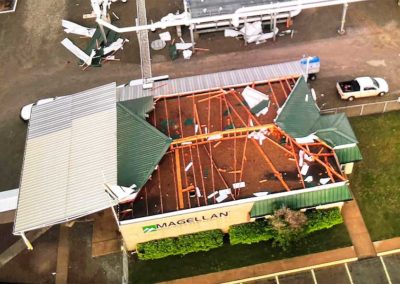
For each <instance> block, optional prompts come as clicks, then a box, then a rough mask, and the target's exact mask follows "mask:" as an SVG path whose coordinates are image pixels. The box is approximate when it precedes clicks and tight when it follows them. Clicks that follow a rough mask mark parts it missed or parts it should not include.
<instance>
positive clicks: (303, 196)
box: [250, 185, 353, 218]
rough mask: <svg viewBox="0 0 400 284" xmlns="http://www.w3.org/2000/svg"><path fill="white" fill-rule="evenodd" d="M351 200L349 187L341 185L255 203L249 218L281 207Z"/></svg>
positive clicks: (271, 212) (264, 214)
mask: <svg viewBox="0 0 400 284" xmlns="http://www.w3.org/2000/svg"><path fill="white" fill-rule="evenodd" d="M352 199H353V197H352V195H351V192H350V189H349V187H348V186H347V185H341V186H337V187H332V188H327V189H321V190H317V191H305V192H301V193H298V194H292V195H286V196H280V197H276V198H270V199H266V200H260V201H256V202H255V203H254V205H253V208H251V212H250V216H251V218H255V217H262V216H266V215H270V214H273V213H274V211H276V210H277V209H279V208H282V206H287V207H288V208H290V209H302V208H309V207H316V206H319V205H324V204H330V203H336V202H342V201H348V200H352Z"/></svg>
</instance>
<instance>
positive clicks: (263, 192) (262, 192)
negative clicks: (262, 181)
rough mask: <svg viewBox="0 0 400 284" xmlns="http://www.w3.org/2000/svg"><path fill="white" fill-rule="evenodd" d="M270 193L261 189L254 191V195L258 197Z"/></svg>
mask: <svg viewBox="0 0 400 284" xmlns="http://www.w3.org/2000/svg"><path fill="white" fill-rule="evenodd" d="M268 194H269V192H268V191H260V192H256V193H253V195H254V196H257V197H261V196H266V195H268Z"/></svg>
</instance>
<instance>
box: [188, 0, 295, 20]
mask: <svg viewBox="0 0 400 284" xmlns="http://www.w3.org/2000/svg"><path fill="white" fill-rule="evenodd" d="M185 1H186V3H187V7H188V9H189V10H190V13H191V16H192V18H201V17H209V16H215V15H221V14H233V13H235V11H236V10H237V9H240V8H242V7H254V6H260V5H268V4H273V3H277V2H289V1H293V0H275V1H272V0H251V1H248V0H228V1H227V0H185Z"/></svg>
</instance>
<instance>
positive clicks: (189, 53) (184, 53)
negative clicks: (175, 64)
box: [182, 49, 193, 59]
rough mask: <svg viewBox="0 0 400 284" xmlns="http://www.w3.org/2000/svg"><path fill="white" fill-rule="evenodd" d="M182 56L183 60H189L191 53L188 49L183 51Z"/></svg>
mask: <svg viewBox="0 0 400 284" xmlns="http://www.w3.org/2000/svg"><path fill="white" fill-rule="evenodd" d="M182 54H183V58H184V59H190V58H191V57H192V54H193V51H191V50H190V49H187V50H184V51H183V52H182Z"/></svg>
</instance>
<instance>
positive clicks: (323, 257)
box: [163, 247, 357, 284]
mask: <svg viewBox="0 0 400 284" xmlns="http://www.w3.org/2000/svg"><path fill="white" fill-rule="evenodd" d="M355 260H357V257H356V254H355V252H354V249H353V247H347V248H341V249H335V250H331V251H326V252H320V253H315V254H310V255H305V256H299V257H294V258H288V259H282V260H277V261H272V262H267V263H261V264H256V265H252V266H247V267H242V268H237V269H230V270H225V271H221V272H214V273H209V274H204V275H198V276H193V277H188V278H182V279H176V280H172V281H167V282H163V283H170V284H181V283H182V284H183V283H202V284H209V283H210V284H211V283H223V282H229V281H235V280H240V279H246V278H251V277H257V276H263V275H269V274H274V273H279V272H287V271H291V272H295V271H296V270H302V269H303V268H305V267H307V268H309V267H315V266H325V265H326V264H328V263H331V264H336V263H343V262H349V261H355Z"/></svg>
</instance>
